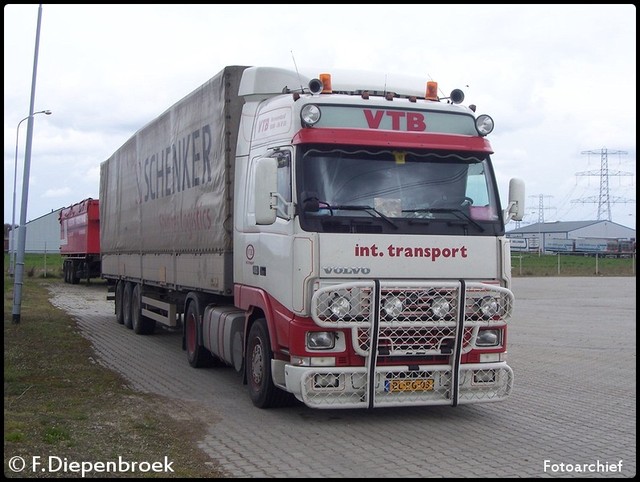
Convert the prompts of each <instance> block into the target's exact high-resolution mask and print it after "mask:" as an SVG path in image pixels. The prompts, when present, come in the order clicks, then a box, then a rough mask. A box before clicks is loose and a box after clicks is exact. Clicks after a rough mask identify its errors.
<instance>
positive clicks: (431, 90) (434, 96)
mask: <svg viewBox="0 0 640 482" xmlns="http://www.w3.org/2000/svg"><path fill="white" fill-rule="evenodd" d="M425 97H426V99H427V100H439V99H438V83H437V82H436V81H434V80H429V81H427V95H425Z"/></svg>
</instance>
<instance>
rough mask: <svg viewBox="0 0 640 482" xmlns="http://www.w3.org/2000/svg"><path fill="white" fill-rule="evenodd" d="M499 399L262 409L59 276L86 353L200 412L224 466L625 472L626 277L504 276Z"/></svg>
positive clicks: (631, 330)
mask: <svg viewBox="0 0 640 482" xmlns="http://www.w3.org/2000/svg"><path fill="white" fill-rule="evenodd" d="M513 290H514V293H515V296H516V303H515V309H514V316H513V319H512V322H511V325H510V329H509V340H508V346H509V364H510V365H511V366H512V368H513V370H514V373H515V381H514V390H513V392H512V395H511V396H510V397H509V399H507V400H505V401H502V402H497V403H488V404H480V405H471V406H469V405H463V406H458V407H456V408H451V407H410V408H393V409H375V410H372V411H366V410H314V409H310V408H307V407H305V406H304V405H296V406H294V407H288V408H282V409H272V410H260V409H258V408H255V407H254V406H253V405H252V403H251V400H250V399H249V395H248V393H247V390H246V387H245V386H244V385H242V383H241V381H240V379H239V378H238V376H237V375H236V374H235V372H234V371H233V370H232V369H230V368H207V369H193V368H191V367H190V366H189V364H188V363H187V359H186V354H185V353H184V352H183V351H182V350H181V343H180V341H181V337H180V335H179V334H177V333H170V332H167V331H164V330H156V333H155V334H154V335H150V336H140V335H135V334H134V333H133V331H132V330H128V329H127V328H125V327H124V326H123V325H118V324H117V323H116V321H115V315H114V314H113V302H108V301H106V288H105V286H104V285H98V284H94V285H90V286H86V285H82V284H80V285H67V284H65V285H63V287H58V286H57V287H56V289H55V292H53V291H52V302H53V303H54V304H55V305H56V306H58V307H60V308H62V309H64V310H66V311H67V312H68V313H69V314H71V315H72V316H73V317H74V318H76V319H77V320H78V324H79V327H80V329H81V331H82V333H83V334H84V336H86V337H87V338H88V339H89V340H90V341H91V342H92V344H93V346H94V348H95V350H96V353H97V357H98V359H99V360H100V361H101V363H103V364H104V365H106V366H107V367H110V368H112V369H114V370H116V371H118V372H120V373H121V374H122V375H124V377H125V378H126V379H127V380H128V381H129V382H130V384H131V386H132V387H134V388H135V389H137V390H140V391H144V392H149V393H154V394H158V395H162V396H166V397H170V398H172V399H175V400H177V401H181V402H184V404H185V407H191V408H190V409H192V408H193V407H194V406H197V407H202V409H203V412H204V413H210V414H212V415H211V416H210V417H209V418H210V420H208V421H207V422H206V424H207V426H208V435H207V436H206V438H205V439H204V440H202V441H201V447H202V449H203V450H204V451H206V453H208V454H209V455H210V456H211V458H212V459H213V460H214V461H216V462H217V463H218V464H219V465H220V466H221V467H222V468H223V469H224V470H226V471H227V472H228V473H229V474H230V476H231V477H249V478H254V477H278V478H280V477H282V478H288V477H304V478H306V477H323V478H324V477H327V478H328V477H335V478H365V477H371V478H373V477H380V478H383V477H384V478H399V477H421V478H422V477H474V478H475V477H478V478H479V477H483V478H484V477H536V478H537V477H563V478H567V477H596V478H597V477H606V478H608V477H624V478H629V477H634V476H635V474H636V321H635V319H636V279H635V277H620V278H603V277H591V278H515V279H514V282H513Z"/></svg>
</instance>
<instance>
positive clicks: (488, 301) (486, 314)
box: [478, 296, 500, 320]
mask: <svg viewBox="0 0 640 482" xmlns="http://www.w3.org/2000/svg"><path fill="white" fill-rule="evenodd" d="M478 311H479V312H480V314H481V315H482V317H483V318H484V319H485V320H489V319H491V318H493V317H494V316H495V315H497V314H498V312H499V311H500V303H498V300H497V299H496V298H492V297H491V296H485V297H484V298H482V299H481V300H479V301H478Z"/></svg>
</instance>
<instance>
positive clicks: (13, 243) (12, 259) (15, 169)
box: [9, 110, 51, 276]
mask: <svg viewBox="0 0 640 482" xmlns="http://www.w3.org/2000/svg"><path fill="white" fill-rule="evenodd" d="M36 114H46V115H51V111H50V110H41V111H38V112H34V113H33V115H36ZM29 117H31V116H30V115H28V116H27V117H25V118H24V119H22V120H21V121H20V122H18V127H17V128H16V159H15V162H14V167H13V214H12V215H11V247H12V250H11V256H10V257H9V275H11V276H13V271H14V267H15V262H16V183H17V180H18V139H19V135H20V124H22V123H23V122H24V121H26V120H27V119H28V118H29Z"/></svg>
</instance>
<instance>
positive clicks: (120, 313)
mask: <svg viewBox="0 0 640 482" xmlns="http://www.w3.org/2000/svg"><path fill="white" fill-rule="evenodd" d="M123 298H124V281H117V282H116V299H115V305H116V321H117V322H118V323H119V324H121V325H122V324H123V323H124V307H123V306H122V303H123V301H124V300H123Z"/></svg>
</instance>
